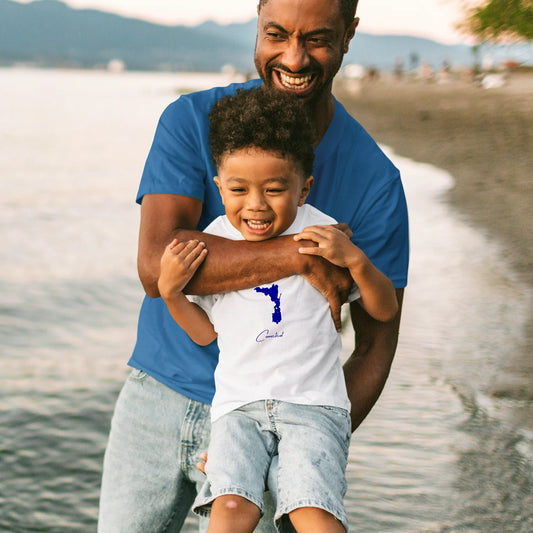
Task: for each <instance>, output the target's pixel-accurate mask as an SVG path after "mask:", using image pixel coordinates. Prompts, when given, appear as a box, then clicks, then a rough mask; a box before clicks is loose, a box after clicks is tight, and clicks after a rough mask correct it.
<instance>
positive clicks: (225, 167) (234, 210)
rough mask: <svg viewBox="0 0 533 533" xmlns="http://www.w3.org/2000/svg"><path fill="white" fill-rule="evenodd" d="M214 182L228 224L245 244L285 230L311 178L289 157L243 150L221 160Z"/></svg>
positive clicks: (305, 194)
mask: <svg viewBox="0 0 533 533" xmlns="http://www.w3.org/2000/svg"><path fill="white" fill-rule="evenodd" d="M215 182H216V184H217V185H218V188H219V190H220V194H221V196H222V202H223V204H224V207H225V208H226V215H227V217H228V219H229V221H230V222H231V224H232V225H233V226H234V227H235V228H237V229H238V230H239V231H240V233H241V234H242V235H243V237H244V238H245V239H246V240H247V241H264V240H266V239H270V238H272V237H276V236H277V235H279V234H280V233H283V232H284V231H285V230H286V229H288V228H289V226H290V225H291V224H292V222H293V221H294V219H295V217H296V212H297V208H298V206H300V205H303V203H304V202H305V199H306V198H307V194H308V193H309V189H310V187H311V184H312V182H313V178H312V177H308V178H307V179H304V178H303V177H302V172H301V170H300V169H299V168H298V167H297V166H296V165H295V164H294V163H293V161H292V160H291V159H290V158H285V157H281V156H280V155H279V154H277V153H275V152H268V151H264V150H261V149H258V148H244V149H242V150H238V151H236V152H233V153H231V154H228V155H226V156H225V157H224V158H223V159H222V163H221V165H220V166H219V168H218V176H217V177H215Z"/></svg>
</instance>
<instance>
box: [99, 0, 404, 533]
mask: <svg viewBox="0 0 533 533" xmlns="http://www.w3.org/2000/svg"><path fill="white" fill-rule="evenodd" d="M356 6H357V0H335V1H331V0H260V3H259V6H258V15H259V17H258V31H257V42H256V50H255V64H256V68H257V71H258V73H259V75H260V77H261V79H262V81H263V85H264V89H265V90H277V91H284V92H288V93H291V94H293V95H294V96H295V97H297V98H301V99H302V100H304V101H305V102H306V103H307V106H308V109H309V111H310V114H311V119H312V123H313V127H314V130H315V135H316V139H317V141H316V142H317V146H316V149H315V168H314V172H313V175H314V178H315V182H314V186H313V188H312V190H311V194H310V196H309V198H308V202H309V203H311V204H312V205H315V207H317V208H318V209H320V210H322V211H324V212H326V213H327V214H329V215H331V216H332V217H334V218H336V219H337V220H340V221H343V222H346V223H347V224H348V225H349V226H350V228H351V229H352V231H353V233H354V236H353V240H354V243H355V244H357V246H359V247H360V248H361V249H362V250H363V251H364V252H365V253H366V254H367V255H368V257H369V258H370V259H371V260H372V261H373V262H374V264H375V265H376V266H377V267H378V268H379V269H380V270H381V271H382V272H383V273H384V274H386V275H387V276H388V277H389V278H390V279H391V280H392V282H393V283H394V286H395V288H396V289H397V296H398V302H399V305H400V308H401V302H402V297H403V288H404V287H405V285H406V283H407V263H408V229H407V211H406V205H405V198H404V195H403V189H402V185H401V181H400V177H399V173H398V171H397V170H396V168H395V167H394V166H393V165H392V163H391V162H390V161H389V160H388V159H387V158H386V157H385V156H384V155H383V153H382V152H381V150H380V149H379V148H378V147H377V145H376V144H375V143H374V142H373V141H372V139H371V138H370V137H369V136H368V135H367V134H366V132H365V131H364V130H363V129H362V128H361V126H360V125H359V124H358V123H357V122H355V121H354V120H353V119H352V118H351V117H349V115H348V114H347V113H346V111H345V110H344V108H343V107H342V106H341V105H340V104H339V103H338V102H336V101H335V99H334V98H333V96H332V94H331V88H332V83H333V78H334V76H335V74H336V73H337V71H338V69H339V68H340V66H341V63H342V58H343V55H344V54H345V53H346V52H347V51H348V47H349V43H350V41H351V39H352V37H353V36H354V34H355V30H356V27H357V24H358V19H357V18H354V16H355V10H356ZM259 84H260V82H259V81H252V82H249V83H247V84H244V85H243V86H240V85H239V86H237V85H234V86H230V87H228V88H216V89H213V90H210V91H204V92H201V93H195V94H192V95H188V96H186V97H184V96H182V97H181V98H179V99H178V100H177V101H176V102H174V103H173V104H171V105H170V106H169V107H168V108H167V109H166V110H165V112H164V113H163V115H162V117H161V119H160V123H159V125H158V128H157V131H156V135H155V139H154V143H153V145H152V148H151V150H150V154H149V156H148V159H147V162H146V166H145V170H144V173H143V177H142V180H141V186H140V189H139V193H138V201H139V202H140V203H141V202H142V203H141V227H140V237H139V255H138V268H139V276H140V278H141V281H142V283H143V286H144V288H145V291H146V294H147V296H146V298H145V300H144V302H143V307H142V309H141V314H140V318H139V329H138V339H137V344H136V347H135V350H134V353H133V355H132V358H131V359H130V362H129V364H130V366H132V367H134V370H133V372H132V375H131V376H130V378H129V380H128V381H127V383H126V385H125V386H124V388H123V390H122V392H121V394H120V397H119V400H118V402H117V406H116V409H115V414H114V417H113V421H112V427H111V433H110V439H109V444H108V449H107V451H106V458H105V462H104V475H103V481H102V495H101V502H100V522H99V528H100V531H101V532H102V533H110V532H114V531H124V532H128V533H131V532H135V531H139V532H140V531H179V530H180V529H181V526H182V524H183V521H184V519H185V516H186V514H187V512H188V510H189V507H190V505H191V503H192V501H193V499H194V495H195V493H196V490H197V487H198V486H199V484H200V483H202V481H203V475H202V474H201V473H200V472H199V471H198V470H197V468H196V466H195V465H196V463H197V461H198V460H199V453H200V452H202V451H205V450H206V449H207V443H208V439H209V403H210V402H211V398H212V396H213V393H214V385H213V372H214V368H215V366H216V362H217V353H218V352H217V347H216V343H214V344H211V345H209V346H207V347H206V348H199V347H198V346H197V345H195V344H194V343H193V342H192V341H191V340H190V339H189V338H188V337H187V336H186V335H185V333H184V332H183V331H182V330H180V328H179V327H178V326H177V325H176V324H175V323H174V321H173V319H172V318H171V317H170V315H169V313H168V311H167V309H166V307H165V304H164V302H163V301H162V299H161V298H159V293H158V290H157V280H158V277H159V267H160V258H161V255H162V253H163V251H164V248H165V247H166V245H167V244H168V243H169V242H171V241H172V239H173V238H178V239H179V240H188V239H190V238H195V237H198V233H197V230H202V229H203V228H204V227H205V226H206V225H207V224H208V223H209V222H211V220H213V219H214V218H215V217H216V216H218V215H220V214H223V206H222V203H221V202H220V198H219V195H218V190H217V189H216V185H215V184H214V183H213V180H212V178H213V176H214V175H215V169H214V167H213V163H212V161H211V157H210V154H209V149H208V145H207V135H208V119H207V115H208V113H209V111H210V109H211V107H212V105H213V104H214V102H215V101H216V100H218V99H219V98H221V97H222V96H224V95H226V94H232V93H234V92H235V91H236V90H237V89H238V88H240V87H242V88H244V89H246V88H249V87H252V86H257V85H259ZM201 240H202V241H204V242H205V243H206V246H207V249H208V250H209V253H208V256H207V259H206V260H205V261H204V264H203V265H202V266H201V268H200V269H199V271H198V273H197V275H196V276H195V278H193V280H191V282H190V284H189V285H188V291H189V292H190V293H191V294H214V293H221V292H227V291H232V290H238V289H243V288H250V287H255V286H257V285H261V284H265V283H270V282H272V281H275V280H277V279H280V278H283V277H287V276H289V275H294V274H300V275H303V276H304V277H306V279H308V281H310V283H311V284H312V285H314V286H315V287H316V288H317V289H319V290H320V291H321V292H322V293H323V294H324V295H325V296H326V297H327V298H328V300H329V302H330V307H331V310H332V316H333V317H334V319H335V322H336V324H337V326H340V304H341V303H342V302H343V301H344V298H345V295H346V294H347V291H348V288H349V285H350V281H349V276H348V275H347V273H346V272H344V271H343V270H342V269H339V268H336V267H331V266H328V265H326V263H325V262H324V261H323V260H321V259H320V258H318V257H312V256H302V255H299V254H298V252H297V249H298V248H299V247H300V246H301V243H298V242H295V241H294V240H293V239H292V238H291V237H290V236H289V237H283V238H278V239H274V240H268V241H264V242H262V243H250V242H242V241H238V242H237V241H226V240H224V239H220V238H216V237H214V236H210V235H205V234H202V235H201ZM258 258H260V263H261V264H262V265H263V267H262V268H260V269H258V268H257V263H258V261H257V259H258ZM350 311H351V317H352V323H353V325H354V329H355V331H356V348H355V351H354V353H353V354H352V356H351V357H350V359H349V360H348V361H347V363H346V365H345V376H346V383H347V388H348V393H349V396H350V400H351V404H352V413H351V416H352V428H353V429H355V428H357V426H358V425H359V424H360V423H361V422H362V420H363V419H364V418H365V416H366V415H367V414H368V412H369V411H370V409H371V408H372V406H373V405H374V403H375V402H376V400H377V398H378V397H379V395H380V393H381V390H382V389H383V386H384V384H385V382H386V379H387V376H388V373H389V370H390V366H391V363H392V359H393V356H394V352H395V349H396V343H397V338H398V329H399V321H400V313H398V315H397V316H396V318H395V319H393V320H392V321H390V322H387V323H382V322H377V321H375V320H373V319H371V318H370V317H369V316H368V315H367V314H366V313H365V312H364V311H363V309H362V308H361V307H360V306H359V305H358V304H357V303H355V304H352V305H351V308H350Z"/></svg>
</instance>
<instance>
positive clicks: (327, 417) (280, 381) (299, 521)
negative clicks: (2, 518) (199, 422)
mask: <svg viewBox="0 0 533 533" xmlns="http://www.w3.org/2000/svg"><path fill="white" fill-rule="evenodd" d="M306 113H307V110H306V108H305V106H304V104H303V102H301V101H300V100H297V99H295V98H294V97H292V96H291V95H286V94H283V93H280V92H276V93H275V94H270V92H269V91H267V90H265V89H263V88H260V87H259V88H255V89H250V90H249V91H239V92H238V93H237V95H236V96H226V97H225V98H222V99H220V100H219V101H218V102H216V103H215V105H214V107H213V110H212V111H211V113H210V115H209V118H210V146H211V153H212V156H213V159H214V161H215V164H216V168H217V177H215V178H214V179H215V182H216V184H217V186H218V188H219V190H220V194H221V196H222V202H223V204H224V206H225V210H226V214H225V215H224V216H221V217H218V218H216V219H215V220H214V221H213V222H212V223H211V224H209V226H208V227H207V228H206V229H205V232H206V233H210V234H215V235H218V236H220V237H225V238H228V239H236V240H241V239H245V240H247V241H254V242H258V241H264V240H267V239H272V238H275V237H277V236H278V235H281V234H287V235H295V237H294V238H295V239H296V240H304V239H307V240H310V241H312V243H309V244H308V245H307V246H306V245H304V246H303V247H302V248H301V249H300V253H307V254H313V255H319V256H320V257H324V258H325V259H327V260H328V261H330V262H332V263H333V264H336V265H337V266H339V267H343V268H348V270H349V272H350V274H351V277H352V279H353V281H354V282H355V285H356V291H355V293H354V294H352V298H350V300H351V301H354V300H358V301H359V304H360V305H361V306H362V307H363V308H364V309H365V310H366V311H367V312H368V314H369V315H370V316H371V317H372V318H373V319H375V320H380V321H385V322H386V321H389V320H392V319H393V318H394V316H395V314H396V312H397V311H398V302H397V299H396V294H395V291H394V287H393V285H392V283H391V281H390V280H389V279H388V278H387V277H386V276H384V275H383V274H382V273H381V272H380V271H379V270H378V269H376V268H375V267H374V265H372V263H371V262H370V261H369V259H368V258H367V257H366V255H365V254H364V253H363V252H362V251H361V250H360V249H359V248H358V247H357V246H355V245H354V244H353V243H352V242H351V241H350V239H349V236H348V235H346V234H345V233H343V232H342V231H341V230H340V229H338V228H335V227H333V226H332V224H335V220H333V219H332V218H331V217H329V216H327V215H324V214H323V213H321V212H320V211H319V210H318V209H316V208H314V207H312V206H311V205H309V204H305V205H304V202H305V200H306V198H307V195H308V194H309V191H310V189H311V186H312V183H313V178H312V176H311V172H312V169H313V160H314V153H313V133H312V129H311V123H310V121H309V120H308V118H307V116H306ZM313 243H316V246H315V245H314V244H313ZM206 256H207V249H206V248H205V245H204V243H203V242H199V241H198V240H191V241H183V242H179V241H178V240H177V239H174V240H173V241H172V243H171V244H170V245H169V246H168V247H167V248H166V250H165V252H164V253H163V257H162V259H161V273H160V276H159V282H158V287H159V293H160V294H161V297H162V298H163V300H164V301H165V303H166V304H167V307H168V310H169V312H170V314H171V315H172V317H173V318H174V319H175V320H176V322H177V323H178V324H179V325H180V326H181V327H182V328H183V329H184V330H185V331H186V332H187V333H188V335H189V336H190V337H191V338H192V340H193V341H194V342H196V343H198V344H200V345H202V346H206V345H208V344H211V343H212V342H213V341H215V340H216V339H218V345H219V348H220V356H219V361H218V365H217V368H216V371H215V386H216V392H215V396H214V398H213V403H212V406H211V420H212V425H211V441H210V443H209V453H208V461H207V464H206V474H207V482H206V484H205V485H204V486H203V488H202V490H201V492H200V494H199V495H198V497H197V498H196V501H195V505H194V510H195V512H197V513H198V514H202V515H204V516H210V521H209V528H208V532H210V531H232V532H233V533H246V532H250V533H251V532H252V531H253V530H254V528H255V526H256V525H257V523H258V522H259V519H260V516H261V514H263V509H264V507H263V494H264V489H265V485H266V483H267V481H268V471H269V467H270V463H271V460H272V457H274V456H276V455H277V464H278V469H277V476H276V480H275V486H276V489H277V490H275V491H274V494H273V496H274V499H275V500H276V502H277V507H276V512H275V519H276V521H277V522H279V523H280V527H281V522H282V520H285V521H286V520H290V522H291V523H292V525H293V526H294V528H295V529H296V531H298V532H301V533H307V532H309V531H314V530H316V531H320V532H322V533H328V532H331V533H335V532H338V533H342V532H343V531H344V530H347V529H348V523H347V517H346V511H345V509H344V506H343V497H344V494H345V492H346V481H345V470H346V461H347V458H348V446H349V443H350V436H351V423H350V401H349V399H348V395H347V392H346V385H345V382H344V374H343V372H342V366H341V362H340V359H339V356H340V350H341V340H340V335H339V334H338V332H337V331H336V329H335V325H334V323H333V320H332V318H331V314H330V311H329V305H328V301H327V299H326V298H324V296H322V294H320V292H318V291H317V290H316V289H315V288H314V287H312V286H311V285H310V284H309V283H308V282H307V281H305V279H304V278H303V277H301V276H290V277H288V278H284V279H281V280H278V281H276V283H273V284H268V285H263V286H259V287H255V288H252V289H245V290H240V291H233V292H226V293H224V294H218V295H211V296H190V297H189V298H190V300H189V299H188V298H187V296H185V294H184V293H183V289H185V287H186V286H187V284H188V282H189V281H190V279H191V278H192V276H193V275H194V274H195V272H196V271H197V269H198V268H199V267H200V265H201V264H202V262H203V261H204V260H205V258H206ZM236 458H239V459H238V460H237V459H236ZM317 458H320V460H317ZM303 502H305V503H303Z"/></svg>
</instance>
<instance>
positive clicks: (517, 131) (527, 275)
mask: <svg viewBox="0 0 533 533" xmlns="http://www.w3.org/2000/svg"><path fill="white" fill-rule="evenodd" d="M334 92H335V95H336V97H337V98H338V99H339V100H340V101H341V102H342V104H343V105H344V106H345V107H346V109H347V110H348V112H349V113H350V114H352V116H354V117H355V118H356V120H358V121H359V122H360V123H361V124H362V126H363V127H364V128H365V129H366V130H367V131H368V132H369V133H370V135H372V137H373V138H374V139H375V140H376V141H377V142H379V143H380V144H383V145H387V146H390V147H391V148H392V149H393V150H394V152H395V153H396V154H398V155H399V156H403V157H408V158H410V159H413V160H415V161H419V162H424V163H429V164H432V165H434V166H436V167H438V168H441V169H443V170H446V171H447V172H449V173H450V174H451V175H452V177H453V178H454V186H453V187H452V189H450V190H449V191H448V192H447V193H446V194H445V196H444V200H445V201H447V202H448V203H449V204H450V205H451V206H452V207H453V209H455V210H456V211H457V212H458V214H459V216H460V217H461V218H462V219H463V220H464V221H465V222H466V223H469V224H472V225H473V226H475V227H477V228H478V229H479V230H480V231H483V232H485V234H486V235H487V236H488V237H489V239H494V240H495V241H496V242H497V243H498V244H499V245H500V246H501V249H502V252H503V254H504V255H505V256H506V258H507V259H508V261H509V266H510V267H511V269H512V271H513V272H514V273H515V274H516V276H517V279H518V281H520V282H523V283H525V284H527V285H528V286H529V287H530V288H531V289H532V290H533V268H532V265H533V207H532V206H533V179H532V178H533V176H532V169H533V150H531V147H532V146H533V74H532V73H530V72H525V73H522V72H515V73H512V74H511V75H510V76H509V78H508V80H507V83H506V85H505V86H503V87H501V88H498V89H483V88H481V87H479V86H477V85H475V84H473V83H471V82H470V83H469V82H466V81H462V80H450V81H448V82H446V83H435V82H425V81H408V80H395V79H394V78H392V77H388V78H381V79H378V80H372V81H363V82H355V81H354V80H350V81H348V82H347V81H343V80H339V81H338V82H337V83H336V86H335V90H334ZM501 351H502V364H501V368H500V373H499V375H498V376H497V377H496V381H495V383H494V386H493V387H492V389H491V393H490V394H491V396H492V397H494V398H498V399H500V398H501V399H510V400H516V401H520V402H521V401H524V402H526V403H529V402H532V401H533V360H532V359H533V358H532V357H531V353H532V352H533V309H529V312H528V317H527V319H526V325H525V328H524V341H523V348H522V349H521V350H520V351H519V353H513V354H509V353H506V348H505V346H502V348H501Z"/></svg>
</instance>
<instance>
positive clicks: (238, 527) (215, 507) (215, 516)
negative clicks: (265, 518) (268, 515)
mask: <svg viewBox="0 0 533 533" xmlns="http://www.w3.org/2000/svg"><path fill="white" fill-rule="evenodd" d="M260 516H261V513H260V510H259V507H257V505H255V504H254V503H252V502H251V501H250V500H247V499H246V498H243V497H242V496H237V495H234V494H227V495H225V496H219V497H218V498H216V499H215V500H214V501H213V504H212V506H211V516H210V519H209V527H208V528H207V533H252V531H253V530H254V529H255V526H256V525H257V523H258V522H259V518H260Z"/></svg>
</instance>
